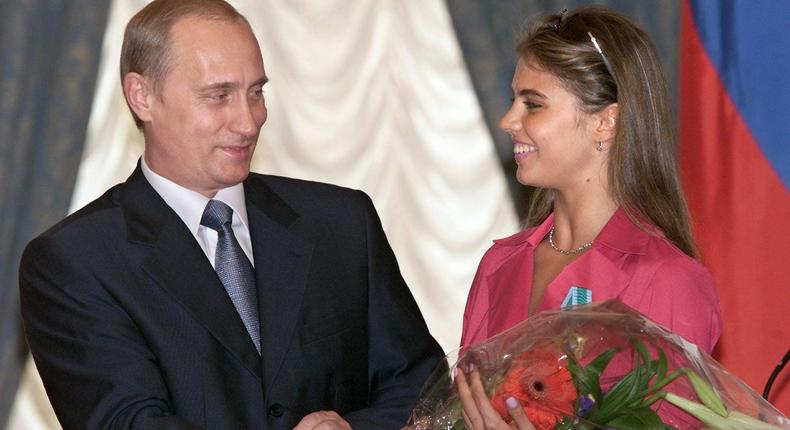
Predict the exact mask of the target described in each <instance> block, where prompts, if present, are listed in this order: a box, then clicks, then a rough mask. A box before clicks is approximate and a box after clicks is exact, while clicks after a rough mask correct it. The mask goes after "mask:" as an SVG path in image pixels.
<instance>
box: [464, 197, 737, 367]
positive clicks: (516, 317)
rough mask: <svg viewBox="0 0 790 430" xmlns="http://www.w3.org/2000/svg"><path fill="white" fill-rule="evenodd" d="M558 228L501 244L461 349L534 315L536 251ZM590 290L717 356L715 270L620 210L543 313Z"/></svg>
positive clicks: (565, 275) (484, 266) (472, 300)
mask: <svg viewBox="0 0 790 430" xmlns="http://www.w3.org/2000/svg"><path fill="white" fill-rule="evenodd" d="M553 224H554V215H550V216H549V217H548V218H547V219H546V220H545V221H544V222H543V223H542V224H541V225H539V226H537V227H532V228H529V229H527V230H525V231H522V232H520V233H517V234H514V235H513V236H510V237H508V238H505V239H500V240H495V241H494V245H493V246H491V248H489V250H488V251H487V252H486V254H485V255H484V256H483V259H482V260H481V261H480V266H479V267H478V269H477V274H476V275H475V279H474V281H473V282H472V288H471V290H470V291H469V297H468V299H467V302H466V310H465V312H464V324H463V333H462V335H461V346H463V347H466V346H469V345H472V344H475V343H478V342H481V341H483V340H486V339H488V338H489V337H491V336H493V335H495V334H497V333H499V332H501V331H503V330H506V329H508V328H510V327H512V326H514V325H516V324H517V323H519V322H521V321H523V320H524V319H525V318H527V316H528V314H527V313H528V309H529V303H530V291H531V288H532V266H533V258H534V253H535V247H537V246H538V244H539V243H540V242H541V241H542V240H543V238H544V237H546V235H547V234H548V232H549V230H550V229H551V227H552V226H553ZM572 286H576V287H583V288H587V289H589V290H591V291H592V300H593V301H601V300H607V299H612V298H616V299H619V300H621V301H622V302H623V303H625V304H627V305H629V306H631V307H632V308H634V309H636V310H638V311H640V312H642V313H643V314H645V315H646V316H647V317H648V318H650V319H652V320H653V321H655V322H656V323H659V324H661V325H662V326H664V327H665V328H667V329H669V330H671V331H673V332H675V333H676V334H679V335H680V336H682V337H683V338H685V339H686V340H688V341H691V342H693V343H695V344H697V346H699V347H700V348H701V349H702V350H704V351H706V352H708V353H710V352H711V350H712V349H713V347H714V346H715V345H716V341H717V340H718V339H719V335H720V334H721V327H722V321H721V308H720V305H719V298H718V296H717V294H716V290H715V288H714V286H713V279H712V278H711V275H710V273H709V272H708V270H707V269H706V268H705V266H703V265H702V264H700V263H699V262H698V261H696V260H694V259H693V258H691V257H689V256H687V255H686V254H684V253H683V252H682V251H680V250H679V249H678V248H676V247H675V246H673V245H672V244H671V243H670V242H669V241H668V240H667V239H665V238H664V237H663V236H661V235H650V234H648V233H646V232H644V231H643V230H641V229H639V228H638V227H637V226H636V225H635V224H634V223H633V222H631V220H630V219H629V218H628V217H627V216H626V215H625V213H624V212H623V211H622V210H619V209H618V210H617V211H616V212H615V213H614V215H613V216H612V218H611V219H610V220H609V222H608V223H607V224H606V225H605V226H604V228H603V230H601V232H600V234H598V237H596V238H595V240H594V241H593V244H592V247H591V248H590V249H589V250H587V252H585V253H584V254H583V255H581V256H580V257H579V258H577V259H576V260H574V261H573V262H571V263H570V264H568V265H567V266H566V267H565V268H564V269H563V270H562V272H560V274H559V275H557V277H556V278H555V279H554V280H553V281H551V283H550V284H549V285H548V287H547V289H546V292H545V294H544V296H543V301H542V302H541V303H540V305H539V306H538V309H537V310H538V311H542V310H547V309H559V308H560V305H561V303H562V301H563V300H564V299H565V296H566V295H567V294H568V290H569V289H570V288H571V287H572Z"/></svg>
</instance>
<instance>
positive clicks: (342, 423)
mask: <svg viewBox="0 0 790 430" xmlns="http://www.w3.org/2000/svg"><path fill="white" fill-rule="evenodd" d="M294 430H351V424H349V423H348V422H347V421H346V420H344V419H343V417H341V416H340V415H338V414H337V412H335V411H318V412H313V413H312V414H308V415H305V417H304V418H302V420H301V421H299V424H297V425H296V427H294Z"/></svg>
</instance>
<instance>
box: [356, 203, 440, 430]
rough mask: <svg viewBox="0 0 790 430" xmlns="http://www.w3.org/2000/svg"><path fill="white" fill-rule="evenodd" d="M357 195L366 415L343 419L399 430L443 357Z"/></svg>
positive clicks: (369, 209)
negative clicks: (361, 223) (362, 246)
mask: <svg viewBox="0 0 790 430" xmlns="http://www.w3.org/2000/svg"><path fill="white" fill-rule="evenodd" d="M360 194H362V195H363V198H364V201H365V204H366V230H367V232H366V237H367V259H368V261H367V268H368V276H369V278H368V291H369V297H368V333H369V338H368V345H369V346H368V349H369V350H368V361H369V363H368V369H369V370H368V372H369V375H368V380H369V385H370V393H371V395H370V402H369V407H368V408H367V409H362V410H357V411H354V412H352V413H350V414H347V415H346V416H345V418H346V419H347V420H348V421H349V423H350V424H351V426H352V427H353V428H354V429H355V430H364V429H393V428H400V427H402V426H403V425H405V424H406V421H407V419H408V417H409V413H410V412H411V409H412V408H413V407H414V404H415V402H416V400H417V398H418V396H419V393H420V391H421V388H422V386H423V384H424V383H425V381H426V379H427V378H428V376H429V375H430V374H431V372H432V371H433V370H434V368H435V367H436V365H437V364H438V363H439V362H440V360H441V359H442V357H443V355H444V354H443V352H442V350H441V348H440V347H439V345H438V344H437V343H436V341H435V340H434V339H433V337H432V336H431V335H430V333H429V332H428V327H427V326H426V324H425V321H424V319H423V317H422V314H421V313H420V310H419V308H418V307H417V303H416V302H415V300H414V298H413V297H412V295H411V292H410V291H409V289H408V287H407V286H406V283H405V282H404V280H403V278H402V277H401V274H400V271H399V269H398V263H397V261H396V259H395V255H394V254H393V252H392V249H391V248H390V245H389V243H388V242H387V238H386V236H385V234H384V231H383V229H382V227H381V221H380V220H379V218H378V215H377V214H376V210H375V208H374V207H373V203H372V202H371V200H370V198H369V197H368V196H367V195H365V194H364V193H361V192H360Z"/></svg>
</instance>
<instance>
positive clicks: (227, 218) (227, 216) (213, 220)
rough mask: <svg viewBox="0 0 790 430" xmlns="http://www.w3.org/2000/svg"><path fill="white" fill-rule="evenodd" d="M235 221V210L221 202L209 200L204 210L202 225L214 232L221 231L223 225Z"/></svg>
mask: <svg viewBox="0 0 790 430" xmlns="http://www.w3.org/2000/svg"><path fill="white" fill-rule="evenodd" d="M232 221H233V209H231V207H230V206H228V205H226V204H225V203H222V202H221V201H219V200H209V201H208V204H207V205H206V209H205V210H203V218H201V219H200V224H201V225H204V226H206V227H208V228H210V229H212V230H216V231H219V230H220V229H221V228H222V226H223V225H225V224H227V225H228V226H230V224H231V223H232Z"/></svg>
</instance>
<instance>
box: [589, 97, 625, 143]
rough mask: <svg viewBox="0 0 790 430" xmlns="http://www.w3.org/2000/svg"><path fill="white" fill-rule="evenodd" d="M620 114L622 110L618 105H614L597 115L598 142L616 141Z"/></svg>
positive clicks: (596, 130)
mask: <svg viewBox="0 0 790 430" xmlns="http://www.w3.org/2000/svg"><path fill="white" fill-rule="evenodd" d="M619 114H620V108H619V106H617V103H612V104H610V105H609V106H606V107H605V108H603V109H601V110H600V111H599V112H598V113H596V114H595V116H596V127H595V134H596V139H595V140H596V141H599V142H610V141H612V140H613V139H614V136H615V134H616V133H617V116H618V115H619Z"/></svg>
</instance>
